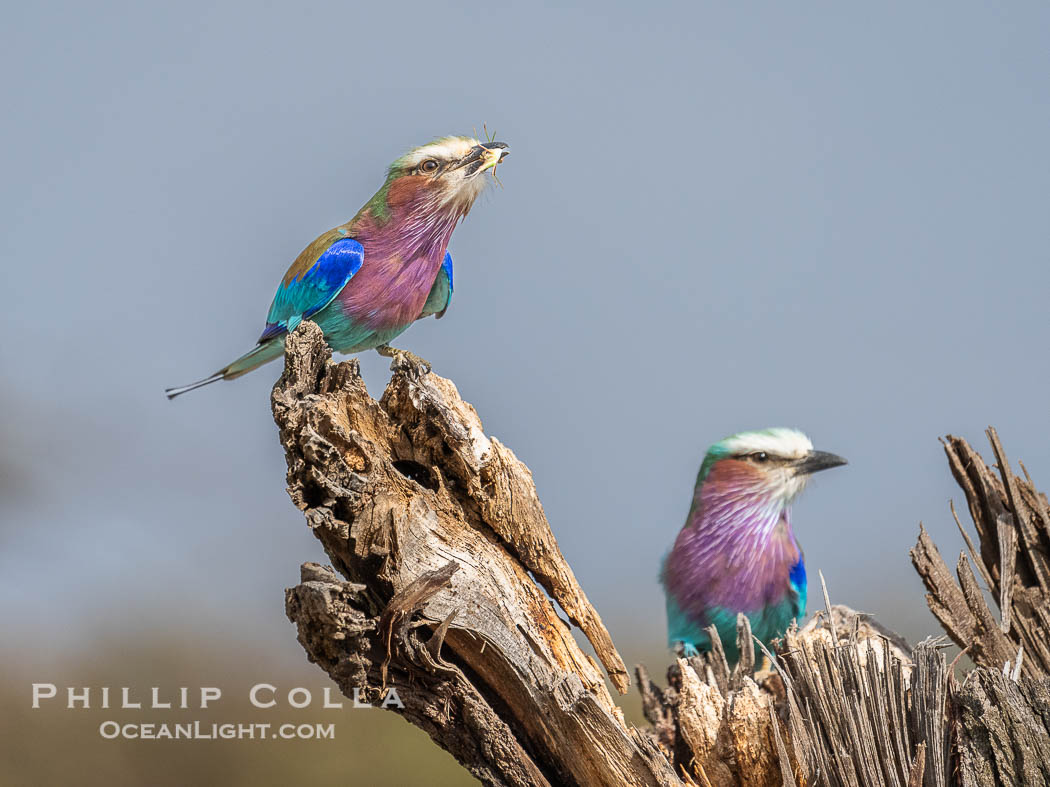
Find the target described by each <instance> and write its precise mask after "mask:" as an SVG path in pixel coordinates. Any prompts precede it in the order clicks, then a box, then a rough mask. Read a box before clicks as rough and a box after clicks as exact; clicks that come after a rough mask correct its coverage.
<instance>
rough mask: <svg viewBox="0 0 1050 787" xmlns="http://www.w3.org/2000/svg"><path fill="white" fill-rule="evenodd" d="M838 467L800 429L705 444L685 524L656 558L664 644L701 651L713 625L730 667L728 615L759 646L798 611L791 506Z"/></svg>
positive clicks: (798, 562) (798, 557) (801, 571)
mask: <svg viewBox="0 0 1050 787" xmlns="http://www.w3.org/2000/svg"><path fill="white" fill-rule="evenodd" d="M844 464H846V460H845V459H843V458H842V457H839V456H836V455H835V454H829V453H826V452H824V451H815V450H814V449H813V444H812V443H811V442H810V441H809V438H808V437H806V436H805V435H804V434H802V432H799V431H796V430H794V429H764V430H761V431H756V432H741V433H740V434H736V435H733V436H732V437H727V438H725V439H724V440H721V441H720V442H717V443H715V444H714V445H713V446H711V447H710V448H709V449H708V451H707V455H706V456H705V457H704V461H703V464H702V465H701V467H700V473H699V474H698V475H697V479H696V488H695V489H694V491H693V502H692V505H691V506H690V508H689V516H688V517H687V518H686V522H685V526H684V527H683V528H682V530H681V532H679V534H678V538H677V539H676V540H675V543H674V547H673V548H672V549H671V551H670V553H668V555H667V557H666V558H665V559H664V564H663V570H662V571H661V574H660V580H661V582H662V583H663V586H664V592H665V594H666V596H667V636H668V640H669V644H670V645H671V646H672V647H673V648H675V649H676V650H680V651H681V652H683V653H685V654H686V655H695V654H696V653H697V652H698V651H704V650H709V649H710V648H711V639H710V637H709V636H708V634H707V632H706V631H705V630H704V629H706V628H707V627H709V626H711V625H714V626H715V628H716V629H717V631H718V637H719V639H720V640H721V641H722V647H723V649H724V650H725V653H726V658H727V659H728V660H729V662H730V664H734V663H735V662H736V661H737V659H738V657H739V653H738V650H737V644H736V618H737V614H738V613H740V612H743V613H744V614H745V615H747V617H748V619H749V620H750V622H751V632H752V634H754V636H755V637H757V638H758V639H759V640H760V641H761V642H762V643H763V644H765V645H766V646H767V647H768V646H769V644H770V643H771V642H772V640H774V639H776V638H778V637H782V636H783V635H784V632H785V631H787V628H788V626H789V625H791V622H792V621H794V620H796V619H799V618H802V617H803V616H804V615H805V614H806V567H805V563H804V562H803V559H802V549H801V547H800V546H799V545H798V542H797V541H796V540H795V534H794V531H793V530H792V526H791V524H792V523H791V504H792V503H793V502H794V500H795V498H797V497H798V495H799V494H800V493H801V492H802V490H803V489H804V488H805V486H806V482H807V481H808V480H809V477H810V476H811V475H812V474H813V473H816V472H818V471H820V470H827V469H828V468H831V467H838V466H839V465H844Z"/></svg>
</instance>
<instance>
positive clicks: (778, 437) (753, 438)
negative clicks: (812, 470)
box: [725, 428, 813, 459]
mask: <svg viewBox="0 0 1050 787" xmlns="http://www.w3.org/2000/svg"><path fill="white" fill-rule="evenodd" d="M725 447H726V450H727V452H728V453H729V454H731V455H735V454H751V453H756V452H759V451H765V452H766V453H768V454H771V455H773V456H779V457H783V458H785V459H801V458H802V457H803V456H805V455H806V454H808V453H810V452H811V451H812V450H813V443H811V442H810V440H809V438H808V437H806V436H805V435H804V434H803V433H802V432H800V431H798V430H797V429H783V428H777V429H766V430H763V431H760V432H741V433H740V434H738V435H734V436H733V437H730V438H729V439H727V440H726V441H725Z"/></svg>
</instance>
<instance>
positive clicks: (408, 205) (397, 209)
mask: <svg viewBox="0 0 1050 787" xmlns="http://www.w3.org/2000/svg"><path fill="white" fill-rule="evenodd" d="M469 210H470V204H467V203H464V202H459V201H448V200H442V199H440V198H438V197H437V196H436V195H434V194H430V193H428V192H427V191H425V190H421V189H418V188H416V189H407V188H399V184H398V182H397V181H394V182H393V183H390V182H388V183H386V184H384V185H383V188H381V189H380V190H379V191H378V192H376V194H375V196H374V197H372V199H371V200H369V201H368V203H367V204H366V205H365V206H364V207H363V208H362V209H361V211H360V212H359V213H358V214H357V216H355V217H354V219H353V220H352V221H351V222H350V223H351V225H352V226H353V233H352V234H353V237H354V238H356V239H357V240H358V241H359V242H360V243H361V244H362V245H364V247H365V254H366V255H367V256H371V257H373V258H374V257H375V256H377V255H378V256H384V257H385V256H388V255H389V256H397V257H398V258H400V259H401V260H402V261H403V262H406V263H407V262H411V261H413V260H427V261H431V262H435V261H436V262H438V263H440V261H441V260H442V259H443V258H444V256H445V250H446V249H447V247H448V243H449V240H451V238H452V231H453V230H455V228H456V225H457V224H458V223H459V222H460V220H462V219H463V217H464V216H466V214H467V212H468V211H469Z"/></svg>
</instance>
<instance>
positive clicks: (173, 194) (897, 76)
mask: <svg viewBox="0 0 1050 787" xmlns="http://www.w3.org/2000/svg"><path fill="white" fill-rule="evenodd" d="M562 5H563V4H549V5H547V6H546V7H544V5H542V4H537V3H535V2H531V3H527V4H524V3H523V4H509V3H483V4H477V3H472V4H436V3H433V2H425V3H422V2H419V3H417V2H408V3H370V4H367V5H365V4H353V3H346V2H331V3H309V2H307V3H288V4H284V5H281V6H275V5H270V4H267V5H263V4H258V3H247V2H233V3H208V4H200V3H192V2H191V3H177V4H175V3H169V4H159V3H140V2H127V3H92V4H82V3H69V4H61V3H60V4H41V3H21V4H17V5H14V6H11V7H10V8H8V9H7V10H6V12H5V24H4V30H3V32H2V33H0V36H2V39H3V46H0V73H3V74H4V78H3V81H2V83H0V100H2V106H3V107H4V112H3V117H2V119H0V125H2V128H3V140H4V144H3V145H2V146H0V171H2V172H3V176H2V180H3V186H2V187H0V209H2V215H3V216H4V219H3V224H2V232H0V254H2V255H3V259H4V266H3V290H4V292H5V293H6V294H7V298H6V299H5V305H4V308H3V309H2V310H0V327H2V329H3V333H4V335H5V336H6V337H7V338H6V341H4V342H3V343H2V345H0V361H2V363H3V368H4V370H5V371H4V375H3V380H2V382H0V402H2V405H3V406H2V410H0V427H2V429H3V435H4V436H3V449H4V452H5V453H6V456H4V457H3V459H2V461H0V468H3V470H2V472H3V474H4V476H5V478H4V482H5V483H4V484H3V486H2V487H0V489H2V490H3V491H2V495H3V497H2V499H0V517H2V524H0V615H2V617H3V629H4V631H5V634H6V633H7V632H13V631H20V632H31V639H28V640H19V641H21V642H23V643H26V642H28V643H31V645H32V647H33V648H39V649H41V650H53V649H55V648H58V647H59V646H61V647H64V648H67V649H69V650H68V651H67V652H72V653H75V652H76V648H77V647H78V641H79V638H80V637H82V636H84V635H85V634H86V633H87V632H90V631H93V630H95V629H97V628H98V627H99V626H100V625H102V622H103V621H105V623H106V628H107V630H113V628H114V626H113V624H114V622H115V621H116V622H117V623H118V624H119V625H118V626H117V630H120V626H124V627H125V628H126V630H127V631H128V632H129V633H128V636H129V638H130V637H131V636H133V633H134V632H135V631H136V630H137V629H138V628H140V627H142V626H146V625H148V623H149V621H150V612H149V609H150V608H151V607H156V606H160V607H168V606H172V607H177V609H178V612H177V613H176V614H175V617H174V619H173V623H174V624H176V625H183V626H193V625H195V621H196V619H197V618H198V616H202V617H205V618H207V619H208V620H210V621H214V620H223V621H226V625H227V627H228V628H227V631H228V635H229V637H231V638H235V637H241V636H243V637H245V638H249V637H250V638H253V639H254V640H255V641H262V642H269V643H272V648H273V650H274V652H283V653H285V654H286V655H287V658H288V659H289V660H294V659H300V658H301V654H300V652H299V647H298V645H297V644H296V643H295V641H294V637H293V633H292V631H291V628H290V626H289V625H288V623H287V621H285V619H284V617H283V614H282V612H281V605H282V589H283V588H284V587H285V586H287V585H290V584H293V583H294V582H295V581H296V578H297V574H298V565H299V563H300V562H301V561H303V560H310V559H312V560H317V559H322V553H321V551H320V549H319V547H318V545H317V544H316V543H315V541H314V539H313V538H312V537H311V535H310V534H309V532H308V531H307V529H306V528H305V527H304V523H303V519H302V516H301V514H300V513H299V512H298V511H296V510H295V509H294V508H293V506H292V505H291V504H290V502H289V501H288V499H287V497H286V495H285V492H284V464H283V457H282V454H281V450H280V446H279V444H278V441H277V435H276V431H275V428H274V426H273V423H272V421H271V417H270V412H269V405H268V393H269V389H270V386H271V385H272V383H273V381H274V379H275V378H276V376H277V374H278V372H279V369H278V367H277V366H276V365H271V366H268V367H265V368H263V369H262V370H260V371H258V372H255V373H253V374H252V375H250V376H249V377H246V378H244V379H242V380H238V381H236V382H234V383H225V384H220V385H215V386H212V387H210V388H208V389H205V390H202V391H198V392H195V393H193V394H190V395H187V396H185V397H183V398H182V399H179V400H177V401H176V402H174V403H172V402H168V401H167V400H165V398H164V395H163V389H164V387H165V386H169V385H174V384H179V383H184V382H187V381H189V380H193V379H196V378H197V377H200V376H202V375H204V374H207V373H208V372H211V371H212V370H213V369H215V368H217V367H218V366H220V365H221V364H223V363H225V362H227V361H229V360H231V359H232V358H233V357H235V356H236V355H237V354H239V353H240V352H241V351H243V350H245V349H247V348H248V347H249V346H250V345H251V344H252V342H253V341H254V339H255V337H256V336H257V335H258V333H259V331H260V329H261V326H262V323H263V318H264V316H265V313H266V310H267V307H268V305H269V302H270V299H271V297H272V295H273V291H274V288H275V286H276V283H277V281H278V279H279V277H280V276H281V275H282V274H283V272H284V270H285V268H286V266H287V265H288V263H289V262H290V261H291V260H292V259H293V258H294V257H295V255H296V254H297V253H298V252H299V251H300V249H301V248H302V247H303V246H304V245H306V243H308V242H309V241H310V240H311V239H312V238H313V237H314V236H315V235H317V234H318V233H319V232H321V231H322V230H325V229H327V228H328V227H330V226H333V225H335V224H336V223H339V222H341V221H343V220H345V219H347V218H349V217H350V216H351V215H352V214H353V213H354V212H355V211H356V210H357V208H358V207H359V206H360V205H361V203H362V202H364V201H365V200H366V199H367V198H368V197H369V196H370V195H371V194H372V193H373V192H374V191H375V189H376V188H377V187H378V185H379V184H380V182H381V180H382V177H383V172H384V168H385V166H386V164H387V163H388V162H389V161H390V160H391V159H393V158H394V157H395V156H397V155H399V154H400V153H402V152H403V151H404V150H405V149H406V148H408V147H410V146H412V145H415V144H419V143H421V142H423V141H425V140H427V139H429V138H431V137H433V136H436V135H442V134H448V133H466V132H470V131H471V129H472V128H473V127H475V126H476V127H478V128H479V129H480V126H481V124H482V123H483V122H484V123H487V124H488V127H489V129H490V130H495V131H497V132H498V134H499V137H500V139H503V140H505V141H507V142H508V143H509V144H510V146H511V149H512V151H513V154H512V155H511V157H510V158H509V159H508V160H507V162H506V165H505V167H503V168H502V169H501V172H500V174H501V178H502V180H503V182H504V183H505V185H506V188H505V189H504V190H502V191H499V190H493V191H492V192H491V193H490V194H489V195H488V196H487V197H486V198H484V199H483V200H482V201H481V203H480V204H479V205H477V206H476V207H475V209H474V211H473V213H472V214H471V215H470V217H469V218H468V219H467V221H466V222H465V223H464V225H463V226H462V227H461V228H460V229H459V230H458V231H457V233H456V235H455V236H454V238H453V242H452V247H451V248H452V251H453V254H454V255H455V259H456V294H455V298H454V300H453V304H452V307H451V309H450V310H449V312H448V314H447V315H446V317H445V319H443V320H442V321H440V322H436V321H433V320H430V321H427V322H425V323H421V324H418V325H416V326H414V327H413V328H412V329H411V330H410V331H408V333H406V334H405V335H404V336H403V337H402V338H401V342H400V343H401V345H402V346H404V347H406V348H409V349H411V350H413V351H415V352H417V353H419V354H420V355H422V356H424V357H426V358H428V359H429V360H430V361H432V362H433V364H434V368H435V371H437V372H439V373H441V374H443V375H446V376H449V377H451V378H453V379H454V380H455V382H456V383H457V385H458V386H459V388H460V391H461V392H462V394H463V395H464V397H465V398H467V399H468V400H470V401H471V402H473V403H474V404H475V405H476V406H477V408H478V411H479V412H480V413H481V415H482V418H483V419H484V420H485V424H486V427H487V428H488V430H489V431H490V432H491V433H492V434H495V435H497V436H498V437H499V438H500V439H501V440H503V441H504V442H505V443H507V444H508V445H510V446H511V447H512V448H513V449H514V450H515V451H516V452H517V454H518V455H519V456H520V457H521V458H522V459H523V460H524V461H526V462H527V463H528V464H529V466H530V467H531V468H532V470H533V472H534V474H535V478H536V482H537V485H538V487H539V492H540V496H541V498H542V500H543V502H544V505H545V506H546V510H547V513H548V515H549V517H550V520H551V523H552V525H553V527H554V530H555V533H556V534H557V536H558V537H559V540H560V543H561V545H562V548H563V550H564V552H565V553H566V555H567V556H568V558H569V560H570V562H571V563H572V565H573V567H574V569H575V571H576V573H577V575H578V577H579V579H580V581H581V583H582V584H583V586H584V588H585V589H586V590H587V592H588V593H589V595H590V596H591V598H592V600H593V601H594V602H595V603H596V605H597V607H598V609H599V610H600V612H601V613H602V615H603V616H604V617H605V619H606V621H607V622H608V623H609V625H610V628H611V629H612V633H613V636H614V638H615V639H616V640H617V641H618V642H620V643H621V647H622V650H623V651H624V655H625V657H626V658H627V660H628V661H629V662H630V661H633V660H636V659H638V658H640V657H642V656H645V657H646V658H651V654H653V653H656V654H662V653H663V641H664V624H663V605H662V598H661V595H660V592H659V590H658V587H657V584H656V573H657V566H658V562H659V560H660V557H661V555H662V554H663V553H664V551H665V550H666V549H667V548H668V547H669V545H670V544H671V542H672V539H673V538H674V535H675V533H676V532H677V530H678V528H679V527H680V526H681V524H682V521H683V518H684V516H685V513H686V509H687V507H688V502H689V496H690V490H691V485H692V481H693V478H694V477H695V473H696V469H697V466H698V464H699V461H700V458H701V456H702V454H703V452H704V450H705V448H706V446H707V445H708V444H710V443H711V442H713V441H714V440H717V439H718V438H721V437H723V436H724V435H726V434H727V433H730V432H735V431H738V430H741V429H747V428H759V427H765V426H772V425H783V426H796V427H799V428H801V429H803V430H804V431H806V432H807V433H808V434H809V435H810V436H811V437H812V439H813V441H814V443H815V444H816V445H817V447H819V448H823V449H826V450H830V451H834V452H836V453H840V454H842V455H844V456H846V457H847V458H848V459H849V460H850V465H849V466H848V467H846V468H843V469H841V470H836V471H835V472H834V473H828V474H826V475H824V476H822V477H820V478H819V480H818V481H817V482H816V483H815V484H814V485H813V488H811V489H810V490H809V492H808V493H807V494H806V496H805V497H804V499H803V500H802V501H801V503H800V504H799V506H798V508H797V510H796V515H795V520H796V524H797V533H798V537H799V539H800V541H801V543H802V545H803V547H804V548H805V551H806V558H807V564H808V566H809V568H810V572H811V575H812V576H815V575H816V570H817V569H821V570H823V572H824V574H825V576H826V577H827V579H828V582H829V585H830V587H831V590H832V594H833V596H834V598H835V599H836V600H838V601H841V602H844V603H848V604H851V605H853V606H855V607H858V608H861V609H865V610H869V611H872V612H875V613H876V614H877V615H878V616H879V617H880V618H881V619H882V620H883V621H884V622H885V623H887V624H888V625H890V626H891V627H896V628H898V629H901V630H903V631H904V632H905V633H907V634H909V635H911V636H913V637H914V636H915V635H916V634H917V633H920V632H924V631H925V632H930V633H932V632H935V631H936V630H937V629H936V624H935V621H934V620H933V618H932V617H930V616H929V615H928V614H926V613H925V610H924V605H923V600H922V593H921V585H920V583H919V581H918V580H917V579H916V577H915V575H914V573H913V571H912V569H911V566H910V563H909V560H908V554H907V552H908V548H909V547H910V546H911V545H912V544H913V542H914V539H915V535H916V531H917V526H918V522H919V520H920V519H921V520H924V521H925V522H926V524H927V526H928V527H929V528H930V530H931V532H932V533H933V534H934V535H935V537H936V538H937V540H938V542H940V543H941V545H942V547H943V548H944V551H945V552H946V553H947V556H948V557H949V561H950V562H952V561H953V559H954V558H953V557H952V556H953V555H954V554H956V552H957V550H958V548H959V546H960V541H959V539H958V538H957V537H956V535H955V533H954V525H953V524H952V523H951V519H950V516H949V513H948V507H947V501H948V498H949V497H950V496H953V495H954V496H956V497H957V498H958V494H957V492H956V490H955V487H954V485H953V483H952V482H951V479H950V477H949V474H948V471H947V468H946V465H945V463H944V461H943V457H942V454H941V452H940V448H939V446H938V443H937V437H938V436H939V435H942V434H944V433H946V432H949V431H950V432H954V433H957V434H961V435H964V436H966V437H968V438H970V439H971V440H972V441H976V442H978V443H980V444H981V445H982V448H983V447H984V446H983V436H982V433H981V431H982V429H983V428H984V427H985V426H986V425H987V424H989V423H994V424H996V425H997V426H998V427H999V429H1000V432H1001V435H1002V437H1003V440H1004V443H1005V445H1006V447H1007V450H1008V451H1009V452H1010V453H1011V455H1012V456H1013V457H1015V458H1021V459H1024V460H1025V462H1026V464H1027V466H1028V468H1029V470H1030V471H1031V473H1032V474H1033V476H1034V477H1035V478H1036V480H1037V481H1038V482H1040V484H1041V486H1042V488H1044V489H1047V488H1050V442H1048V441H1047V435H1050V408H1048V406H1047V391H1048V387H1050V386H1048V384H1050V375H1048V373H1047V370H1046V355H1047V347H1048V346H1050V342H1048V333H1050V331H1048V328H1050V324H1048V317H1047V293H1048V290H1050V273H1048V266H1047V240H1048V232H1047V227H1048V224H1047V217H1048V216H1050V189H1048V175H1050V154H1048V146H1047V140H1048V139H1050V102H1048V101H1047V75H1048V73H1050V48H1048V47H1047V45H1046V35H1047V30H1048V29H1050V10H1048V7H1047V6H1046V5H1045V4H1040V3H1015V4H1009V5H1008V6H1007V5H1001V6H990V5H988V4H980V3H960V2H951V3H948V2H944V3H923V4H915V3H897V4H892V5H891V6H887V5H885V4H881V5H879V6H878V7H876V6H873V5H871V4H842V3H831V2H824V3H812V4H807V5H799V4H790V5H788V4H767V5H766V6H765V7H763V8H761V9H760V8H756V7H754V6H751V5H748V7H747V8H745V7H744V6H743V4H730V3H693V2H680V3H670V4H661V3H644V4H642V3H628V4H623V3H615V2H613V3H610V2H593V3H587V4H582V5H575V6H574V7H573V8H568V9H567V8H563V7H560V6H562ZM847 5H848V6H849V7H847ZM362 362H363V366H364V369H365V372H366V378H367V380H368V382H369V384H370V387H371V389H372V390H373V392H376V393H378V392H379V391H380V390H381V387H382V385H383V383H384V381H385V379H386V378H385V369H386V365H387V361H386V360H383V359H380V358H378V357H377V356H375V355H374V354H369V355H366V356H365V357H364V358H363V361H362ZM41 571H44V572H45V573H46V581H42V580H41ZM219 572H221V575H222V576H223V577H224V578H225V579H224V581H225V582H226V583H229V584H230V585H233V586H235V587H236V588H238V592H237V594H236V597H237V598H238V604H237V606H236V608H235V609H234V608H231V609H227V608H224V607H222V606H221V605H219V606H216V601H215V599H214V598H213V596H212V593H211V591H210V587H209V583H211V582H213V581H214V577H215V576H216V575H217V574H218V573H219ZM141 579H148V580H149V581H148V582H146V583H144V584H129V583H137V582H138V581H139V580H141ZM129 586H135V587H137V588H138V590H137V591H136V593H135V595H134V598H133V599H132V600H131V601H130V604H129V601H128V599H127V598H126V596H125V593H126V590H127V588H128V587H129ZM5 639H6V637H5ZM11 641H13V639H12V640H9V642H11ZM25 647H29V645H25ZM20 655H21V656H22V657H26V658H29V657H32V656H31V654H30V653H29V652H27V651H23V652H22V653H21V654H20ZM661 667H662V665H655V667H654V671H656V672H658V671H659V670H660V668H661Z"/></svg>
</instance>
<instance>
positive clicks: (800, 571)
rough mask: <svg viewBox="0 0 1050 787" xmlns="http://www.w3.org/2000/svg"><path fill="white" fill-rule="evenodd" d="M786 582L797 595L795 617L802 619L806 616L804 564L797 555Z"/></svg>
mask: <svg viewBox="0 0 1050 787" xmlns="http://www.w3.org/2000/svg"><path fill="white" fill-rule="evenodd" d="M788 580H789V581H790V582H791V585H792V586H793V587H794V588H795V592H796V593H797V594H798V612H796V613H795V616H796V617H799V618H801V617H803V616H804V615H805V614H806V595H807V594H806V589H807V588H806V564H805V563H803V562H802V556H801V555H799V558H798V562H797V563H796V564H795V565H793V566H792V567H791V573H790V574H789V575H788Z"/></svg>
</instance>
